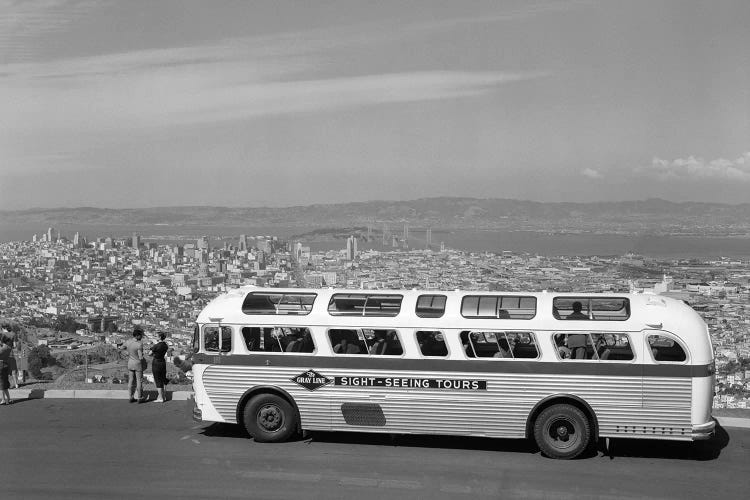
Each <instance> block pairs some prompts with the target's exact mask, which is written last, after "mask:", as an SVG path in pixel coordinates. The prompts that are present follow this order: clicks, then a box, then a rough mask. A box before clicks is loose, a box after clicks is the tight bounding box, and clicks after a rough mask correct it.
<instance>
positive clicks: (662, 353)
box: [648, 335, 687, 363]
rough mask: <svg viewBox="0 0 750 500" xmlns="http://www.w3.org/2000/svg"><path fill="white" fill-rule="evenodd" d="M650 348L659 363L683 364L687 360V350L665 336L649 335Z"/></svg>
mask: <svg viewBox="0 0 750 500" xmlns="http://www.w3.org/2000/svg"><path fill="white" fill-rule="evenodd" d="M648 346H649V347H650V348H651V355H652V356H653V358H654V361H656V362H658V363H682V362H683V361H685V360H686V359H687V354H686V353H685V349H684V348H683V347H682V346H681V345H680V343H679V342H677V341H675V340H674V339H672V338H671V337H667V336H665V335H649V336H648Z"/></svg>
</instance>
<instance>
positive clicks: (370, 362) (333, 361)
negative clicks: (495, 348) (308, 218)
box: [193, 353, 713, 378]
mask: <svg viewBox="0 0 750 500" xmlns="http://www.w3.org/2000/svg"><path fill="white" fill-rule="evenodd" d="M193 363H194V364H208V365H222V366H263V367H269V366H281V367H296V368H315V369H325V368H351V369H356V370H403V371H409V370H414V371H434V372H465V373H513V374H515V373H518V374H525V375H598V376H602V377H674V378H692V377H708V376H710V375H711V374H712V373H713V366H712V365H710V364H706V365H676V364H659V365H643V364H636V363H601V362H565V361H562V362H555V361H553V362H548V361H526V360H502V359H489V358H488V359H487V360H484V359H472V360H452V359H403V358H374V357H367V358H360V357H329V356H318V355H305V354H283V355H271V356H269V355H267V354H221V355H218V354H217V355H209V354H203V353H198V354H194V355H193Z"/></svg>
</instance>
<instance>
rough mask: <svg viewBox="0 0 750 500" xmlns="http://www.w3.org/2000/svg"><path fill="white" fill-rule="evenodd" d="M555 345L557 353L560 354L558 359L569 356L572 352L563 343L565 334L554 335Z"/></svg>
mask: <svg viewBox="0 0 750 500" xmlns="http://www.w3.org/2000/svg"><path fill="white" fill-rule="evenodd" d="M555 345H557V353H558V354H559V355H560V359H570V358H571V356H572V355H573V353H572V351H571V350H570V348H569V347H568V346H566V345H565V335H555Z"/></svg>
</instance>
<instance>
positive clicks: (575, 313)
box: [565, 300, 589, 319]
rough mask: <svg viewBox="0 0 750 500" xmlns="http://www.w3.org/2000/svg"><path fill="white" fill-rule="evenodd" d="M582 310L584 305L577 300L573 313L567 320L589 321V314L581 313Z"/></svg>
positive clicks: (574, 303)
mask: <svg viewBox="0 0 750 500" xmlns="http://www.w3.org/2000/svg"><path fill="white" fill-rule="evenodd" d="M582 309H583V304H581V303H580V302H579V301H577V300H576V301H575V302H573V312H572V313H570V314H568V315H567V316H566V317H565V319H589V316H588V314H585V313H583V312H581V311H582Z"/></svg>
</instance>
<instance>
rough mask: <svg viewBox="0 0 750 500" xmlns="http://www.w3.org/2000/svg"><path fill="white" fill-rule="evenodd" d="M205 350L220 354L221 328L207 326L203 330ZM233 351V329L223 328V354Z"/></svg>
mask: <svg viewBox="0 0 750 500" xmlns="http://www.w3.org/2000/svg"><path fill="white" fill-rule="evenodd" d="M203 348H204V349H205V350H206V351H210V352H219V328H218V327H216V326H207V327H205V328H203ZM231 350H232V329H231V328H229V327H228V326H222V327H221V352H229V351H231Z"/></svg>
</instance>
